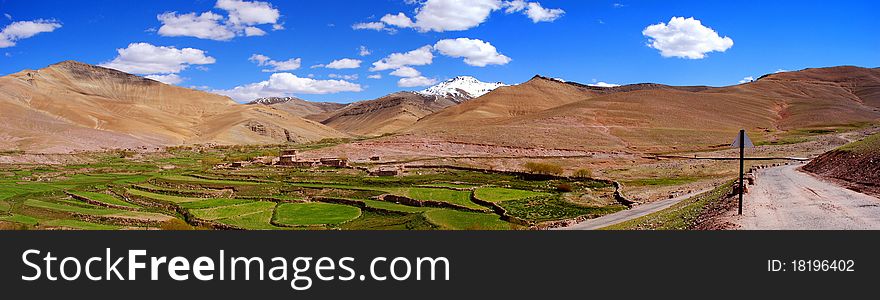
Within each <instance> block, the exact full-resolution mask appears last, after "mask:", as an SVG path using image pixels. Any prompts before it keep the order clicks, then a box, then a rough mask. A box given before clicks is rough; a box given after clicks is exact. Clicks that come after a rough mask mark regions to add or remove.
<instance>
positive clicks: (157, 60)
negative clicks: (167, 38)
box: [101, 43, 216, 74]
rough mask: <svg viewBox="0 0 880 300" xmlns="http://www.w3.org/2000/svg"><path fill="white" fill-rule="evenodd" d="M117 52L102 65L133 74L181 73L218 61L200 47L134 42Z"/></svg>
mask: <svg viewBox="0 0 880 300" xmlns="http://www.w3.org/2000/svg"><path fill="white" fill-rule="evenodd" d="M116 52H117V53H118V55H117V56H116V58H114V59H113V60H112V61H109V62H106V63H103V64H101V66H102V67H106V68H111V69H116V70H119V71H123V72H127V73H132V74H171V73H180V71H183V70H185V69H186V68H187V67H189V66H190V65H208V64H213V63H215V62H216V60H215V59H214V58H213V57H210V56H207V55H206V54H205V51H202V50H199V49H194V48H183V49H177V48H175V47H165V46H154V45H152V44H148V43H132V44H129V45H128V47H126V48H120V49H116Z"/></svg>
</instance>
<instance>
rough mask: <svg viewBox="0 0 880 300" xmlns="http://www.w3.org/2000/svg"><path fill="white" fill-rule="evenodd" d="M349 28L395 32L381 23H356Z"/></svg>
mask: <svg viewBox="0 0 880 300" xmlns="http://www.w3.org/2000/svg"><path fill="white" fill-rule="evenodd" d="M351 28H352V29H354V30H375V31H383V30H384V31H388V32H396V31H397V30H395V29H394V28H388V27H386V26H385V23H382V22H364V23H356V24H354V25H351Z"/></svg>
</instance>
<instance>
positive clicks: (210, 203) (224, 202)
mask: <svg viewBox="0 0 880 300" xmlns="http://www.w3.org/2000/svg"><path fill="white" fill-rule="evenodd" d="M250 202H253V201H249V200H242V199H203V200H198V201H192V202H184V203H180V207H183V208H186V209H205V208H213V207H219V206H230V205H239V204H245V203H250Z"/></svg>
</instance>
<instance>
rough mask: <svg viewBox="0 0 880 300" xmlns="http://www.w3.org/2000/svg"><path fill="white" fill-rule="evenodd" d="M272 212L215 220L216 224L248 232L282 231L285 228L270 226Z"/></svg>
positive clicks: (265, 211)
mask: <svg viewBox="0 0 880 300" xmlns="http://www.w3.org/2000/svg"><path fill="white" fill-rule="evenodd" d="M272 213H273V211H272V210H263V211H258V212H253V213H249V214H245V215H241V216H237V217H232V218H226V219H221V220H217V222H220V223H223V224H228V225H232V226H236V227H239V228H244V229H250V230H283V229H286V228H285V227H278V226H275V225H272V224H271V223H270V222H271V220H272Z"/></svg>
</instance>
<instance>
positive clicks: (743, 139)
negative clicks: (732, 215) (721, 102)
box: [730, 129, 755, 215]
mask: <svg viewBox="0 0 880 300" xmlns="http://www.w3.org/2000/svg"><path fill="white" fill-rule="evenodd" d="M730 146H731V147H732V148H739V215H742V214H743V193H745V189H746V180H745V179H746V178H745V177H746V176H745V167H746V148H752V147H755V144H753V143H752V140H751V139H749V136H747V135H746V130H745V129H740V131H739V135H737V136H736V139H734V140H733V144H731V145H730Z"/></svg>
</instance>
